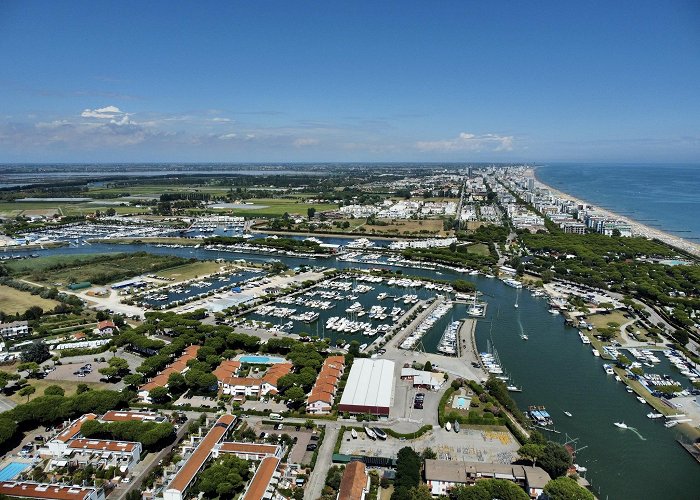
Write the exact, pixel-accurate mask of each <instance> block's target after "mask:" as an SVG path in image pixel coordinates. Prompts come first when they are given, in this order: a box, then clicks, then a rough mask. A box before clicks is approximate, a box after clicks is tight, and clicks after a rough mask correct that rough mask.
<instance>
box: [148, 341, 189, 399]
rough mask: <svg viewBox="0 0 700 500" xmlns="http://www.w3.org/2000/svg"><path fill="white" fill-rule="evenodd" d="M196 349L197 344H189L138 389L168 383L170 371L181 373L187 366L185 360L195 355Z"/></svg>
mask: <svg viewBox="0 0 700 500" xmlns="http://www.w3.org/2000/svg"><path fill="white" fill-rule="evenodd" d="M197 351H199V346H198V345H191V346H189V347H187V349H185V352H183V353H182V355H181V356H180V357H179V358H177V359H176V360H175V361H173V363H172V364H171V365H170V366H168V367H166V368H165V369H164V370H163V371H162V372H160V373H159V374H158V375H156V376H155V377H153V378H152V379H151V380H150V381H148V382H146V383H145V384H143V385H142V386H141V387H139V391H150V390H151V389H155V388H156V387H165V386H166V385H168V377H170V374H171V373H175V372H178V373H181V372H183V371H184V370H185V368H187V362H188V361H189V360H191V359H194V358H196V357H197Z"/></svg>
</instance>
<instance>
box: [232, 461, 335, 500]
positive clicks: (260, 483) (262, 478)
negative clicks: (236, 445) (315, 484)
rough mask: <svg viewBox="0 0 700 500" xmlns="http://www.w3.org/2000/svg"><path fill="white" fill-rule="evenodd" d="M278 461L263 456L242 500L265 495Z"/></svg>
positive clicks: (250, 499) (259, 497) (257, 498)
mask: <svg viewBox="0 0 700 500" xmlns="http://www.w3.org/2000/svg"><path fill="white" fill-rule="evenodd" d="M279 462H280V459H279V458H277V457H267V458H263V460H262V462H260V467H258V470H257V471H255V475H254V476H253V480H252V481H251V482H250V485H249V486H248V491H246V492H245V494H244V495H243V498H242V500H260V499H261V498H263V497H264V496H265V491H267V487H268V486H269V485H270V481H271V480H272V475H273V474H274V473H275V471H276V470H277V466H278V465H279ZM341 498H342V497H341Z"/></svg>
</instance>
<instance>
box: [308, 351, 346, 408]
mask: <svg viewBox="0 0 700 500" xmlns="http://www.w3.org/2000/svg"><path fill="white" fill-rule="evenodd" d="M344 366H345V358H343V356H329V357H328V358H326V359H325V360H324V361H323V366H322V367H321V371H320V373H319V374H318V378H317V379H316V382H315V383H314V386H313V388H312V389H311V392H310V393H309V397H308V398H307V404H311V403H314V402H316V401H323V402H324V403H328V404H332V403H333V398H334V397H335V393H336V391H337V386H338V380H340V376H341V373H342V371H343V368H344Z"/></svg>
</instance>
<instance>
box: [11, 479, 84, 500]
mask: <svg viewBox="0 0 700 500" xmlns="http://www.w3.org/2000/svg"><path fill="white" fill-rule="evenodd" d="M96 491H97V490H96V489H95V488H88V487H82V486H65V485H58V484H45V483H32V482H15V481H2V482H0V494H1V495H7V496H12V497H24V498H47V499H57V500H64V499H65V500H83V499H86V498H89V497H90V495H92V494H94V493H95V492H96Z"/></svg>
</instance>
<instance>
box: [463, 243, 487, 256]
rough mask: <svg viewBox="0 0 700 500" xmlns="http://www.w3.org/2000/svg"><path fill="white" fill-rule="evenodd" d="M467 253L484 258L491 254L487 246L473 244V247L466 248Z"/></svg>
mask: <svg viewBox="0 0 700 500" xmlns="http://www.w3.org/2000/svg"><path fill="white" fill-rule="evenodd" d="M467 252H469V253H474V254H477V255H484V256H489V255H491V252H489V246H488V245H486V244H484V243H475V244H473V245H469V246H468V247H467Z"/></svg>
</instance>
